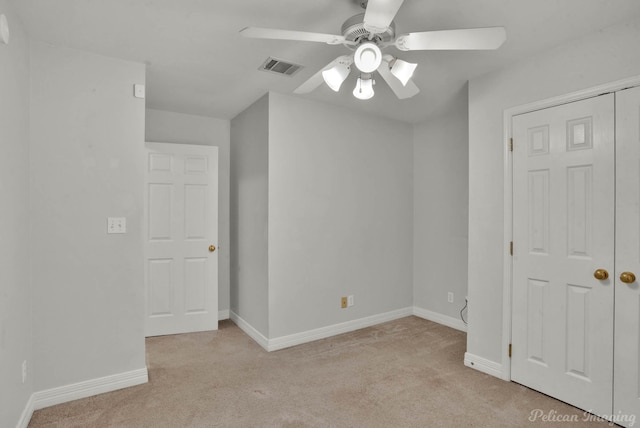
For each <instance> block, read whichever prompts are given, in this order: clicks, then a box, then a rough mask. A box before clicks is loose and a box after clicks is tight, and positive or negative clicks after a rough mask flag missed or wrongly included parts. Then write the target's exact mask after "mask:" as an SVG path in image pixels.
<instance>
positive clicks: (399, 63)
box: [391, 58, 418, 86]
mask: <svg viewBox="0 0 640 428" xmlns="http://www.w3.org/2000/svg"><path fill="white" fill-rule="evenodd" d="M417 66H418V64H413V63H410V62H406V61H403V60H401V59H397V58H396V59H395V60H394V61H393V65H392V66H391V74H393V75H394V76H396V78H397V79H398V80H399V81H400V83H402V86H407V83H408V82H409V79H411V77H412V76H413V72H414V71H415V69H416V67H417Z"/></svg>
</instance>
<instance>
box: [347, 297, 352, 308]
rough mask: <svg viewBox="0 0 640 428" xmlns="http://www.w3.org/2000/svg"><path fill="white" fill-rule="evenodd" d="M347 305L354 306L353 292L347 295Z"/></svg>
mask: <svg viewBox="0 0 640 428" xmlns="http://www.w3.org/2000/svg"><path fill="white" fill-rule="evenodd" d="M347 306H349V307H351V306H353V294H352V295H351V296H347Z"/></svg>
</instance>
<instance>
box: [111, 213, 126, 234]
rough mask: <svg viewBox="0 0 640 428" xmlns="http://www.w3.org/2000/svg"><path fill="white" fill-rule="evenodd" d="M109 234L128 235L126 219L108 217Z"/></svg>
mask: <svg viewBox="0 0 640 428" xmlns="http://www.w3.org/2000/svg"><path fill="white" fill-rule="evenodd" d="M107 233H127V219H126V218H125V217H108V218H107Z"/></svg>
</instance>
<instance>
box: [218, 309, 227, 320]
mask: <svg viewBox="0 0 640 428" xmlns="http://www.w3.org/2000/svg"><path fill="white" fill-rule="evenodd" d="M228 319H229V309H225V310H223V311H218V321H222V320H228Z"/></svg>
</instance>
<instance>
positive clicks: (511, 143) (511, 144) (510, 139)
mask: <svg viewBox="0 0 640 428" xmlns="http://www.w3.org/2000/svg"><path fill="white" fill-rule="evenodd" d="M509 151H510V152H512V151H513V138H509Z"/></svg>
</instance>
